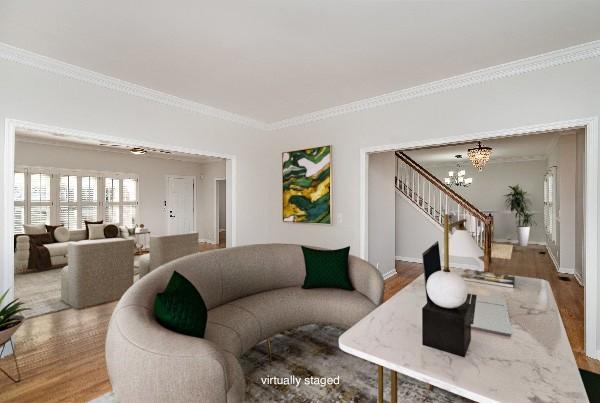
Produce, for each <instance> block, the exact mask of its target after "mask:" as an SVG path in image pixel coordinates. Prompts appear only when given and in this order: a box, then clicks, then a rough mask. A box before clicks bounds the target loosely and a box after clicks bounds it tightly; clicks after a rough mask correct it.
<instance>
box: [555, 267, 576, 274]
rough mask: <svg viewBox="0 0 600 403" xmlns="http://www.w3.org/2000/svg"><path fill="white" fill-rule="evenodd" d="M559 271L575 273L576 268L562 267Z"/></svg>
mask: <svg viewBox="0 0 600 403" xmlns="http://www.w3.org/2000/svg"><path fill="white" fill-rule="evenodd" d="M558 272H559V273H563V274H575V269H572V268H569V267H560V268H559V269H558Z"/></svg>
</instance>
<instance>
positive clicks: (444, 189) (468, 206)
mask: <svg viewBox="0 0 600 403" xmlns="http://www.w3.org/2000/svg"><path fill="white" fill-rule="evenodd" d="M396 157H398V158H400V159H401V160H402V161H404V162H405V163H406V164H407V165H409V166H410V167H411V168H412V169H414V170H415V171H417V172H418V173H419V174H420V175H421V176H423V177H425V178H426V179H427V180H428V181H429V182H431V183H433V185H434V186H436V187H437V188H438V189H439V190H441V191H442V192H443V193H445V194H447V195H448V197H450V198H451V199H452V200H454V201H455V202H456V203H458V204H459V205H460V206H462V207H463V208H464V209H465V210H468V211H469V213H471V214H472V215H474V216H475V217H477V218H478V219H480V220H481V221H483V222H484V223H486V224H487V223H491V221H492V217H491V216H488V215H485V213H483V212H482V211H480V210H479V209H478V208H477V207H475V206H473V205H472V204H471V203H469V202H468V201H467V200H466V199H465V198H464V197H462V196H461V195H459V194H458V193H456V192H455V191H454V190H452V189H450V188H449V187H448V186H446V185H445V184H444V182H442V181H441V180H439V179H438V178H436V177H435V176H433V175H432V174H431V173H430V172H429V171H428V170H426V169H425V168H423V167H422V166H421V165H419V163H418V162H416V161H415V160H413V159H412V158H410V157H409V156H408V155H406V154H405V153H403V152H402V151H396Z"/></svg>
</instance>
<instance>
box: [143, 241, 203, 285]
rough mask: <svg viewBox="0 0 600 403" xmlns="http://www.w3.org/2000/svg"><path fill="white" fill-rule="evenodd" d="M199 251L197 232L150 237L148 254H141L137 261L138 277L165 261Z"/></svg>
mask: <svg viewBox="0 0 600 403" xmlns="http://www.w3.org/2000/svg"><path fill="white" fill-rule="evenodd" d="M199 251H200V250H199V249H198V233H197V232H194V233H191V234H183V235H163V236H153V237H150V254H149V255H144V256H142V257H141V258H140V262H139V266H140V267H139V275H140V278H142V277H143V276H145V275H146V274H148V273H150V272H151V271H152V270H154V269H156V268H157V267H159V266H162V265H163V264H165V263H168V262H170V261H172V260H175V259H178V258H180V257H183V256H187V255H191V254H192V253H197V252H199Z"/></svg>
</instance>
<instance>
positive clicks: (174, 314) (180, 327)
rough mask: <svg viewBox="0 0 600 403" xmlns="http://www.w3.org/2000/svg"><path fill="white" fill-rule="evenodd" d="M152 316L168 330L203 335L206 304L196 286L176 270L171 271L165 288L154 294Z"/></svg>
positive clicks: (189, 334)
mask: <svg viewBox="0 0 600 403" xmlns="http://www.w3.org/2000/svg"><path fill="white" fill-rule="evenodd" d="M154 316H156V320H157V321H158V323H160V324H161V325H163V326H164V327H166V328H167V329H169V330H172V331H174V332H177V333H181V334H185V335H188V336H195V337H204V330H205V329H206V317H207V309H206V304H205V303H204V300H203V299H202V296H201V295H200V293H199V292H198V290H196V287H194V285H193V284H192V283H190V282H189V280H188V279H186V278H185V277H183V276H182V275H181V274H179V273H177V272H173V275H172V276H171V279H170V280H169V284H167V288H165V290H164V291H163V292H162V293H160V294H158V295H157V296H156V299H155V300H154Z"/></svg>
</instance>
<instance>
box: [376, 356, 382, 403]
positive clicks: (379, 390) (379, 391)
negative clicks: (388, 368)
mask: <svg viewBox="0 0 600 403" xmlns="http://www.w3.org/2000/svg"><path fill="white" fill-rule="evenodd" d="M377 403H383V367H382V366H381V365H380V366H378V367H377Z"/></svg>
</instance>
